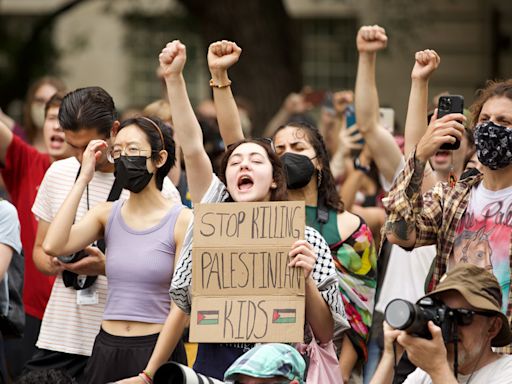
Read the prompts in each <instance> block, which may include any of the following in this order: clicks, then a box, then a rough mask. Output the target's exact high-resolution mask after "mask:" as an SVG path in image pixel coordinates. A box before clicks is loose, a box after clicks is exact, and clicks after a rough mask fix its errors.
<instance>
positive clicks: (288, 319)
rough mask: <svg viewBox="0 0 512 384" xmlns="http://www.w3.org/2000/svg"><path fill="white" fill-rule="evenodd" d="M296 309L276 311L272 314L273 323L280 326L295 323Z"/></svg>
mask: <svg viewBox="0 0 512 384" xmlns="http://www.w3.org/2000/svg"><path fill="white" fill-rule="evenodd" d="M295 316H296V313H295V309H286V308H284V309H274V313H273V314H272V322H273V323H278V324H285V323H295V322H296V319H295Z"/></svg>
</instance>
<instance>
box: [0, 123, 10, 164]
mask: <svg viewBox="0 0 512 384" xmlns="http://www.w3.org/2000/svg"><path fill="white" fill-rule="evenodd" d="M12 137H13V133H12V131H11V130H10V129H9V128H8V127H7V125H5V124H4V123H3V122H1V121H0V164H5V159H6V157H7V149H8V148H9V145H11V142H12Z"/></svg>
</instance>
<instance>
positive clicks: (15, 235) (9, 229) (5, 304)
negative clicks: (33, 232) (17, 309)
mask: <svg viewBox="0 0 512 384" xmlns="http://www.w3.org/2000/svg"><path fill="white" fill-rule="evenodd" d="M0 244H4V245H7V246H9V247H11V248H12V250H13V255H12V257H13V259H14V258H17V257H22V256H21V239H20V222H19V220H18V213H17V211H16V208H14V206H13V205H12V204H11V203H9V202H8V201H6V200H0ZM11 263H12V260H11ZM0 279H1V281H0V313H1V314H3V315H7V312H8V310H9V286H8V279H9V277H8V275H7V273H6V276H5V277H1V276H0Z"/></svg>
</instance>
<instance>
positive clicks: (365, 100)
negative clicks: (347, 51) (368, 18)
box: [355, 25, 402, 182]
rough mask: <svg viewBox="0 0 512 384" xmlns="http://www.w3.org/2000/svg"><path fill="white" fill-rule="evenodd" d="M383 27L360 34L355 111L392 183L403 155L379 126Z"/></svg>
mask: <svg viewBox="0 0 512 384" xmlns="http://www.w3.org/2000/svg"><path fill="white" fill-rule="evenodd" d="M387 40H388V38H387V36H386V32H385V30H384V29H383V28H381V27H379V26H377V25H374V26H367V27H361V29H360V30H359V32H358V34H357V39H356V43H357V49H358V51H359V62H358V67H357V76H356V87H355V110H356V120H357V126H358V128H359V131H360V132H361V134H362V135H363V137H364V139H365V142H366V144H367V145H368V147H369V149H370V151H371V153H372V156H373V158H374V159H375V163H376V165H377V168H378V169H379V171H380V173H381V174H382V175H383V176H384V177H385V178H386V180H388V181H389V182H391V181H392V180H393V177H394V175H395V173H396V171H397V168H398V167H399V166H400V161H401V158H402V154H401V152H400V148H398V145H397V144H396V143H395V140H394V138H393V136H392V135H391V133H389V132H388V131H387V130H386V129H384V127H381V126H380V124H379V96H378V92H377V84H376V81H375V65H376V60H377V52H378V51H379V50H382V49H384V48H385V47H386V45H387Z"/></svg>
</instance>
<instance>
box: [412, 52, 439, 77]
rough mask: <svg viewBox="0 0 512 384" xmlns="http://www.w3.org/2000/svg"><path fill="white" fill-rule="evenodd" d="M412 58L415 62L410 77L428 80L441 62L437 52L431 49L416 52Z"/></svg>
mask: <svg viewBox="0 0 512 384" xmlns="http://www.w3.org/2000/svg"><path fill="white" fill-rule="evenodd" d="M414 58H415V60H416V62H415V63H414V67H413V69H412V72H411V78H412V79H421V80H428V79H429V78H430V76H431V75H432V73H433V72H434V71H435V70H436V69H437V67H439V63H440V62H441V58H440V57H439V55H438V54H437V52H436V51H434V50H432V49H425V50H424V51H419V52H416V55H415V56H414Z"/></svg>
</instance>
